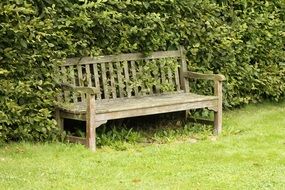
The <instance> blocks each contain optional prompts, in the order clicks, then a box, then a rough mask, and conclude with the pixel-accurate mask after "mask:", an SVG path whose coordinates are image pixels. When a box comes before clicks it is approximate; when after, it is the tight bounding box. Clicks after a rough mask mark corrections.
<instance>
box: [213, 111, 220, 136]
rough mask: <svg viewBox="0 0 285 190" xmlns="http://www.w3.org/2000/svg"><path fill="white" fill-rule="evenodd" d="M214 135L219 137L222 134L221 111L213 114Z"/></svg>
mask: <svg viewBox="0 0 285 190" xmlns="http://www.w3.org/2000/svg"><path fill="white" fill-rule="evenodd" d="M214 127H215V129H214V134H215V135H219V134H221V132H222V111H217V112H215V113H214Z"/></svg>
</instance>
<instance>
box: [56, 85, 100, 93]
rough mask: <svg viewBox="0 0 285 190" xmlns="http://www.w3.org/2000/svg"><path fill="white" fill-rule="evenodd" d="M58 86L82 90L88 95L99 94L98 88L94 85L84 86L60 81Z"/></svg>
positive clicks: (65, 88)
mask: <svg viewBox="0 0 285 190" xmlns="http://www.w3.org/2000/svg"><path fill="white" fill-rule="evenodd" d="M60 86H61V87H62V88H63V89H64V90H74V91H78V92H83V93H86V94H90V95H95V94H100V89H98V88H95V87H85V86H74V85H71V84H66V83H61V84H60Z"/></svg>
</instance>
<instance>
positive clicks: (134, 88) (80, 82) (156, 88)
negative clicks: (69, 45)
mask: <svg viewBox="0 0 285 190" xmlns="http://www.w3.org/2000/svg"><path fill="white" fill-rule="evenodd" d="M183 56H184V52H183V51H181V50H178V51H163V52H154V53H152V54H151V55H148V56H145V55H144V54H141V53H131V54H121V55H110V56H99V57H94V58H91V57H83V58H71V59H67V60H66V62H65V64H63V65H62V66H61V71H62V72H63V74H64V73H65V74H66V75H67V77H68V78H69V79H64V82H69V83H71V84H72V85H75V86H89V87H98V88H100V89H101V94H100V95H96V99H114V98H123V97H132V96H147V95H152V94H159V93H162V92H165V91H177V92H178V91H181V90H184V91H186V90H187V88H189V87H187V85H189V84H187V83H186V82H185V79H184V77H183V76H181V75H182V74H183V71H184V70H185V69H187V67H186V62H185V57H183ZM183 59H184V60H183ZM175 64H176V65H177V67H176V66H175ZM173 65H174V66H175V67H173ZM68 71H69V72H68ZM64 96H65V97H67V96H70V95H69V94H68V92H64ZM71 98H72V101H73V102H78V101H79V102H80V101H86V95H85V94H77V95H76V94H74V93H72V96H71Z"/></svg>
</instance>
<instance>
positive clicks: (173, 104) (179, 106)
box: [60, 93, 218, 121]
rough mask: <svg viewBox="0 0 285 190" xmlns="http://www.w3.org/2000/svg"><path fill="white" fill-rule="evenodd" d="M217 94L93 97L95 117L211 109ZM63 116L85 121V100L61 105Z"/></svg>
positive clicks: (121, 116)
mask: <svg viewBox="0 0 285 190" xmlns="http://www.w3.org/2000/svg"><path fill="white" fill-rule="evenodd" d="M217 103H218V97H217V96H204V95H197V94H193V93H172V94H164V95H161V94H160V95H152V96H142V97H132V98H117V99H110V100H106V99H105V100H96V103H95V112H96V118H95V120H97V121H100V120H102V121H103V120H109V119H119V118H126V117H135V116H142V115H151V114H156V113H167V112H173V111H182V110H185V109H197V108H205V107H208V108H209V109H214V107H216V105H217ZM60 109H61V110H62V112H65V113H62V117H63V118H70V119H80V120H83V121H85V120H86V116H85V115H86V109H87V104H86V102H77V103H71V104H67V105H65V106H62V107H60Z"/></svg>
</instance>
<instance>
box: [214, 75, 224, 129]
mask: <svg viewBox="0 0 285 190" xmlns="http://www.w3.org/2000/svg"><path fill="white" fill-rule="evenodd" d="M222 85H223V84H222V81H218V80H215V89H214V90H215V92H214V93H215V96H217V97H218V105H217V111H215V113H214V127H215V131H214V133H215V134H216V135H219V134H220V133H221V132H222V112H223V92H222V89H223V88H222Z"/></svg>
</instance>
